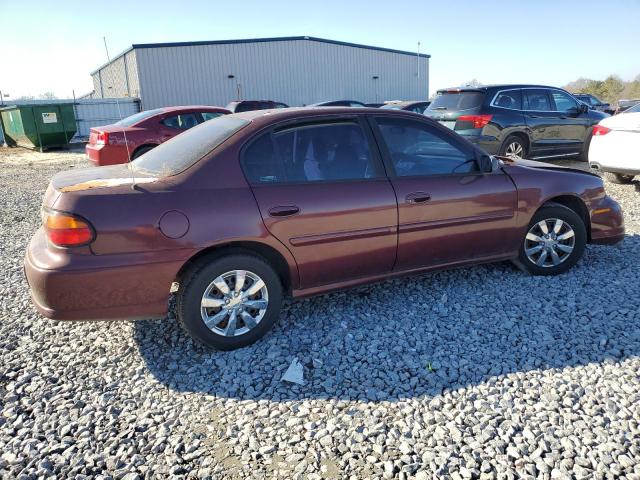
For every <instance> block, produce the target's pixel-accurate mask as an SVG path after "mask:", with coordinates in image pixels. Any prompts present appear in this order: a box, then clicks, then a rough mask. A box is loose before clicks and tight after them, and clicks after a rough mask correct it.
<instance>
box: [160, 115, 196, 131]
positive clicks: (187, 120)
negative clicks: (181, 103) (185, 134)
mask: <svg viewBox="0 0 640 480" xmlns="http://www.w3.org/2000/svg"><path fill="white" fill-rule="evenodd" d="M162 124H163V125H165V126H167V127H169V128H175V129H178V130H188V129H190V128H192V127H195V126H196V125H197V124H198V117H196V114H195V113H182V114H180V115H173V116H171V117H167V118H165V119H164V120H162Z"/></svg>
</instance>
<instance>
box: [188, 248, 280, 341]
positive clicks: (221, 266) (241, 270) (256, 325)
mask: <svg viewBox="0 0 640 480" xmlns="http://www.w3.org/2000/svg"><path fill="white" fill-rule="evenodd" d="M282 296H283V291H282V284H281V282H280V279H279V277H278V275H277V274H276V272H275V271H274V269H273V268H272V267H271V266H270V265H269V264H268V263H267V262H265V261H264V260H263V259H262V258H260V257H256V256H253V255H244V254H237V255H236V254H234V255H229V256H225V257H220V258H217V259H214V260H209V261H206V260H205V261H202V262H200V263H199V264H198V265H196V266H195V267H194V268H193V269H192V270H191V272H190V273H188V274H187V275H186V278H184V280H183V281H181V282H180V288H179V289H178V296H177V314H178V320H179V322H180V323H181V325H182V326H183V328H184V329H185V330H186V331H187V332H188V333H189V334H190V335H191V336H192V337H193V338H194V339H195V340H198V341H200V342H202V343H204V344H205V345H207V346H209V347H212V348H216V349H218V350H233V349H235V348H240V347H244V346H246V345H249V344H251V343H253V342H255V341H256V340H258V339H259V338H261V337H262V336H264V335H265V334H266V333H267V332H268V331H269V329H270V328H271V327H272V326H273V324H274V323H275V322H276V321H277V319H278V317H279V314H280V305H281V303H282Z"/></svg>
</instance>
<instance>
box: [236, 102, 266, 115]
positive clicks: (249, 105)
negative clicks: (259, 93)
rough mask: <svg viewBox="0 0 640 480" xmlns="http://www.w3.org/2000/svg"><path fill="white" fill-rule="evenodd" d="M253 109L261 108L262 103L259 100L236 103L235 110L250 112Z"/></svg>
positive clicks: (237, 111)
mask: <svg viewBox="0 0 640 480" xmlns="http://www.w3.org/2000/svg"><path fill="white" fill-rule="evenodd" d="M252 110H260V104H259V103H258V102H240V103H239V104H238V105H236V109H235V112H236V113H240V112H250V111H252Z"/></svg>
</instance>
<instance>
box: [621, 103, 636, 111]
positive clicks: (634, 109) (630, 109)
mask: <svg viewBox="0 0 640 480" xmlns="http://www.w3.org/2000/svg"><path fill="white" fill-rule="evenodd" d="M636 112H640V103H637V104H636V105H634V106H633V107H631V108H628V109H627V110H626V111H625V112H623V113H636Z"/></svg>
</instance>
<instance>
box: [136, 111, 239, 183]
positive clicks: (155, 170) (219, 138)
mask: <svg viewBox="0 0 640 480" xmlns="http://www.w3.org/2000/svg"><path fill="white" fill-rule="evenodd" d="M249 123H250V122H249V121H248V120H244V119H241V118H233V117H231V116H226V115H225V116H223V117H218V118H214V119H213V120H209V121H208V122H204V123H202V124H200V125H198V126H197V127H193V128H191V129H189V130H187V131H186V132H184V133H181V134H180V135H177V136H175V137H173V138H172V139H171V140H169V141H167V142H165V143H163V144H161V145H159V146H157V147H155V148H154V149H153V150H149V151H148V152H147V153H145V154H144V155H142V156H141V157H138V158H137V159H135V160H134V161H133V162H132V164H133V168H134V170H137V171H140V172H142V173H146V174H150V175H155V176H158V177H169V176H171V175H176V174H178V173H180V172H182V171H184V170H186V169H187V168H189V167H190V166H191V165H193V164H194V163H196V162H197V161H198V160H200V159H201V158H202V157H204V156H205V155H207V154H208V153H209V152H211V151H212V150H213V149H214V148H216V147H217V146H218V145H220V144H221V143H222V142H224V141H225V140H226V139H228V138H229V137H231V136H232V135H233V134H234V133H236V132H237V131H238V130H240V129H241V128H242V127H244V126H246V125H248V124H249Z"/></svg>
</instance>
